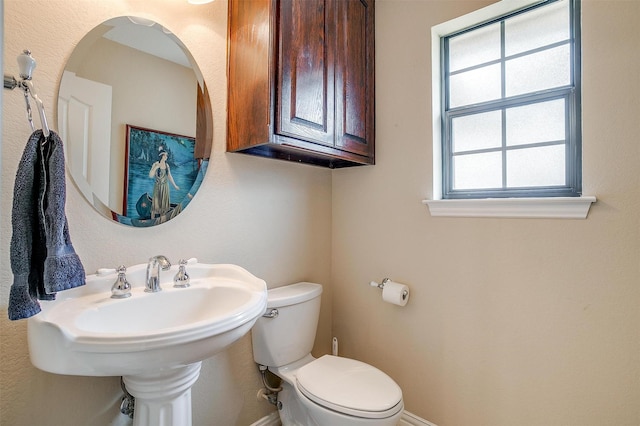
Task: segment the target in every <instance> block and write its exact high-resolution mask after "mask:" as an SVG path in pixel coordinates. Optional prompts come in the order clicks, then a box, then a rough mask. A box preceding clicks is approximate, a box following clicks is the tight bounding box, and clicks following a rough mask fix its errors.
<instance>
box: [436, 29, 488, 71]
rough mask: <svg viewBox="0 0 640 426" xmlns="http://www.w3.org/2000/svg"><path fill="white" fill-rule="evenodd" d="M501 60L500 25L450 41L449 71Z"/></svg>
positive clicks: (475, 31)
mask: <svg viewBox="0 0 640 426" xmlns="http://www.w3.org/2000/svg"><path fill="white" fill-rule="evenodd" d="M496 59H500V24H493V25H489V26H486V27H483V28H479V29H477V30H474V31H471V32H469V33H465V34H462V35H459V36H455V37H452V38H450V39H449V70H450V71H456V70H460V69H463V68H467V67H471V66H474V65H480V64H483V63H485V62H489V61H494V60H496Z"/></svg>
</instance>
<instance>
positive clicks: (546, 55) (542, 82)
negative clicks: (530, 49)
mask: <svg viewBox="0 0 640 426" xmlns="http://www.w3.org/2000/svg"><path fill="white" fill-rule="evenodd" d="M570 55H571V54H570V50H569V45H564V46H559V47H556V48H554V49H549V50H544V51H542V52H538V53H534V54H531V55H527V56H523V57H520V58H517V59H512V60H509V61H507V63H506V76H505V79H506V93H507V96H515V95H521V94H525V93H532V92H536V91H539V90H545V89H551V88H554V87H561V86H566V85H569V84H570V83H571V77H570V72H571V66H570Z"/></svg>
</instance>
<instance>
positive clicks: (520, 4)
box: [423, 0, 596, 219]
mask: <svg viewBox="0 0 640 426" xmlns="http://www.w3.org/2000/svg"><path fill="white" fill-rule="evenodd" d="M542 1H543V0H502V1H500V2H498V3H494V4H492V5H490V6H487V7H485V8H482V9H479V10H477V11H475V12H472V13H469V14H467V15H464V16H461V17H459V18H456V19H453V20H451V21H447V22H444V23H442V24H439V25H436V26H434V27H432V28H431V67H432V70H431V76H432V81H431V87H432V90H431V93H432V99H431V100H432V103H431V108H432V111H433V120H432V128H433V199H432V200H424V201H423V203H424V204H426V205H428V206H429V212H430V213H431V216H447V217H505V218H506V217H514V218H562V219H585V218H586V217H587V215H588V213H589V208H590V207H591V204H592V203H595V202H596V197H593V196H584V195H583V196H581V197H548V198H504V199H501V198H485V199H468V200H467V199H446V200H445V199H442V143H441V139H442V132H441V122H442V115H441V110H440V106H441V104H442V102H441V95H442V91H441V90H440V85H441V81H442V79H441V75H440V71H441V68H440V54H441V52H440V38H441V37H443V36H446V35H448V34H451V33H453V32H456V31H460V30H462V29H465V28H468V27H471V26H473V25H476V24H478V23H481V22H485V21H488V20H490V19H493V18H495V17H496V16H501V15H506V14H508V13H510V12H513V11H516V10H519V9H522V8H524V7H527V6H530V5H534V4H536V3H541V2H542Z"/></svg>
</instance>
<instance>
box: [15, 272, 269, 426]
mask: <svg viewBox="0 0 640 426" xmlns="http://www.w3.org/2000/svg"><path fill="white" fill-rule="evenodd" d="M146 267H147V265H146V264H141V265H135V266H132V267H129V268H127V274H126V275H127V279H128V281H129V283H130V284H131V287H132V291H131V297H129V298H126V299H112V298H111V286H112V285H113V283H114V282H115V280H116V277H117V274H116V273H115V272H111V273H107V274H102V275H90V276H88V277H87V284H86V285H85V286H82V287H78V288H75V289H71V290H65V291H62V292H60V293H58V294H57V299H56V300H54V301H41V302H40V304H41V307H42V312H40V313H39V314H38V315H36V316H34V317H31V318H29V320H28V341H29V353H30V356H31V362H32V363H33V365H35V366H36V367H38V368H39V369H41V370H44V371H48V372H51V373H57V374H71V375H82V376H124V379H125V383H126V384H127V388H129V387H130V386H131V388H132V389H129V391H130V392H131V393H132V394H133V395H134V396H136V405H138V397H141V398H144V396H141V395H140V394H141V393H144V392H143V391H139V392H138V395H136V393H134V392H135V391H136V390H137V389H135V388H138V387H141V386H142V387H144V386H147V385H149V380H150V378H151V380H155V381H156V382H157V381H158V380H160V381H161V382H162V380H165V378H162V379H161V378H160V376H163V377H164V376H167V375H173V376H175V375H176V373H179V372H180V371H182V370H184V371H185V373H184V374H187V375H190V376H194V374H195V378H194V379H193V380H192V383H193V382H195V380H196V379H197V377H198V374H199V368H200V363H199V361H202V360H204V359H206V358H209V357H211V356H213V355H214V354H216V353H217V352H219V351H221V350H223V349H225V348H226V347H227V346H229V345H230V344H231V343H233V342H235V341H236V340H238V339H239V338H241V337H242V336H244V335H245V334H246V333H247V332H248V331H249V330H250V329H251V327H252V326H253V324H254V323H255V322H256V320H257V319H258V318H259V317H260V316H261V315H262V314H263V313H264V311H265V309H266V306H267V287H266V284H265V282H264V281H263V280H261V279H259V278H256V277H255V276H253V275H252V274H250V273H249V272H247V271H246V270H244V269H242V268H240V267H239V266H235V265H211V264H201V263H193V264H190V265H187V273H188V274H189V276H190V278H191V286H190V287H188V288H174V287H173V277H174V275H175V274H176V272H177V270H178V267H177V266H172V267H171V269H170V270H168V271H161V272H160V284H161V287H162V289H163V290H162V291H161V292H158V293H146V292H145V291H144V287H145V285H144V282H145V275H146ZM196 364H197V365H196ZM194 369H195V370H194ZM163 372H165V373H163ZM179 374H182V373H179ZM179 374H178V375H179ZM140 380H144V386H143V384H140V383H138V384H137V382H140ZM171 380H173V381H175V380H177V379H176V378H175V377H174V378H172V379H171ZM180 380H182V381H184V377H182V378H181V379H180ZM165 381H166V380H165ZM162 383H164V382H162ZM162 383H155V384H154V386H160V387H162V386H163V384H162ZM192 383H191V384H192ZM138 385H140V386H138ZM167 386H170V384H167ZM187 390H188V391H189V392H190V386H189V389H187ZM173 410H174V411H175V408H174V409H173ZM137 411H138V410H136V415H137ZM152 417H153V416H152ZM160 417H162V416H160ZM138 420H139V421H138V422H136V417H135V416H134V424H136V425H137V424H157V421H158V420H157V419H154V418H150V419H147V420H140V419H138ZM174 423H175V424H188V423H190V395H189V421H188V422H186V421H185V419H184V418H183V419H179V420H176V422H174ZM163 424H173V423H172V422H169V423H163Z"/></svg>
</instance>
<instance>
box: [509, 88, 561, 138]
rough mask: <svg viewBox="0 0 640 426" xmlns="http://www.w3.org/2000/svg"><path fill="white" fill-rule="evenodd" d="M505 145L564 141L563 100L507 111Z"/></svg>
mask: <svg viewBox="0 0 640 426" xmlns="http://www.w3.org/2000/svg"><path fill="white" fill-rule="evenodd" d="M506 120H507V125H506V127H507V145H508V146H513V145H522V144H528V143H537V142H552V141H560V140H562V141H563V140H565V135H566V132H565V100H564V99H556V100H554V101H548V102H540V103H537V104H531V105H525V106H521V107H517V108H509V109H507V118H506Z"/></svg>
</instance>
